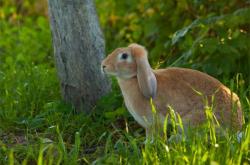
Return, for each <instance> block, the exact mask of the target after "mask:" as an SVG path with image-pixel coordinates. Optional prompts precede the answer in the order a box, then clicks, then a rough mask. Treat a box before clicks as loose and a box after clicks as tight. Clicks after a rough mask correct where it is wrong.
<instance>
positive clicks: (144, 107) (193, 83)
mask: <svg viewBox="0 0 250 165" xmlns="http://www.w3.org/2000/svg"><path fill="white" fill-rule="evenodd" d="M154 74H155V76H156V80H157V85H158V90H161V91H157V95H156V97H155V98H154V99H153V103H154V105H155V107H156V110H157V112H158V114H159V115H160V118H161V119H162V122H164V120H165V116H166V114H167V112H168V106H170V107H172V108H173V109H174V110H175V112H177V113H178V114H179V115H180V116H181V117H182V120H183V122H184V124H186V125H187V124H189V125H200V124H202V123H203V122H204V120H205V119H206V116H205V111H204V109H205V106H206V105H205V104H206V103H205V102H206V101H208V106H212V105H213V107H212V108H213V112H214V113H215V116H216V118H217V119H218V121H219V123H221V124H222V125H223V126H229V125H230V126H231V127H232V128H234V129H236V130H238V129H240V128H241V118H242V113H241V107H240V103H239V98H238V97H237V95H236V94H234V93H231V92H230V90H229V89H228V88H227V87H225V86H224V85H223V84H222V83H220V82H219V81H218V80H216V79H214V78H213V77H211V76H209V75H207V74H205V73H202V72H199V71H196V70H192V69H185V68H167V69H159V70H154ZM165 82H167V84H166V83H165ZM118 83H119V86H120V88H121V91H122V94H123V96H124V99H125V104H126V107H127V108H128V110H129V112H130V113H131V115H132V116H133V117H134V118H135V120H136V121H137V122H138V123H139V124H140V125H141V126H143V127H144V128H148V127H149V126H150V124H152V110H151V105H150V102H149V101H148V99H146V98H145V97H144V96H143V94H142V93H141V92H140V88H139V86H138V83H137V78H136V77H134V78H132V79H128V80H124V79H118ZM198 93H200V94H202V95H200V94H198ZM231 94H232V98H231ZM212 96H214V101H213V103H212ZM232 106H234V109H235V112H233V111H232V109H233V107H232ZM233 113H234V114H233Z"/></svg>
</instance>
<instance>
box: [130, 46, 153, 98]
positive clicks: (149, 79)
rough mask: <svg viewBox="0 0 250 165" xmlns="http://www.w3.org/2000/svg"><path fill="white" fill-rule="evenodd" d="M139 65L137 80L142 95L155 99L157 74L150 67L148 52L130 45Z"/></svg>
mask: <svg viewBox="0 0 250 165" xmlns="http://www.w3.org/2000/svg"><path fill="white" fill-rule="evenodd" d="M129 47H130V48H131V52H132V54H133V56H134V57H135V61H136V64H137V80H138V84H139V88H140V90H141V92H142V94H143V95H144V96H145V97H146V98H148V99H149V98H151V97H152V98H154V97H155V96H156V91H157V81H156V78H155V74H154V73H153V71H152V68H151V67H150V64H149V62H148V58H147V51H146V50H145V48H144V47H143V46H140V45H138V44H131V45H129Z"/></svg>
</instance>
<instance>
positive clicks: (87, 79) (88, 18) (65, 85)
mask: <svg viewBox="0 0 250 165" xmlns="http://www.w3.org/2000/svg"><path fill="white" fill-rule="evenodd" d="M48 2H49V3H48V4H49V15H50V24H51V31H52V39H53V45H54V54H55V61H56V67H57V70H58V75H59V79H60V83H61V91H62V95H63V98H64V99H65V100H66V101H67V102H69V103H72V104H73V105H74V106H75V108H76V109H77V110H83V111H85V112H89V111H91V109H92V108H93V106H94V105H95V104H96V101H97V100H98V99H99V98H100V97H102V96H103V95H105V94H106V93H107V92H108V91H109V90H110V83H109V81H108V80H107V78H106V77H105V76H104V74H102V73H101V69H100V63H101V60H102V59H103V57H104V52H105V43H104V39H103V35H102V32H101V29H100V26H99V22H98V18H97V14H96V11H95V6H94V4H93V1H92V0H49V1H48Z"/></svg>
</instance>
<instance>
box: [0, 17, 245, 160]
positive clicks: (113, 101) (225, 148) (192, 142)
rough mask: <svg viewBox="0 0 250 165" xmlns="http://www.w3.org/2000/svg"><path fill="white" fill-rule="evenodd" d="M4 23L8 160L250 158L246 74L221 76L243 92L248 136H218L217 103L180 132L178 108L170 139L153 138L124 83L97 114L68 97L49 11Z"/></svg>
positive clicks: (0, 106)
mask: <svg viewBox="0 0 250 165" xmlns="http://www.w3.org/2000/svg"><path fill="white" fill-rule="evenodd" d="M0 25H1V26H0V34H1V35H0V36H1V38H4V40H0V164H3V165H5V164H23V165H24V164H39V165H42V164H70V165H71V164H149V165H151V164H177V165H180V164H229V165H230V164H239V165H240V164H250V150H249V149H250V124H249V121H250V118H249V116H250V102H249V101H250V100H249V92H250V87H249V85H248V84H246V82H247V81H244V79H243V77H242V76H241V74H238V75H237V74H236V76H235V78H232V77H225V78H224V79H221V81H223V83H225V84H226V85H227V86H229V87H230V88H231V89H232V90H233V91H235V92H236V93H238V95H239V96H240V98H241V102H242V107H243V112H244V119H245V124H244V126H243V129H242V140H241V142H238V141H237V134H236V133H232V132H230V131H226V133H225V136H219V135H216V133H215V126H216V122H214V120H213V118H212V117H211V116H212V115H211V114H212V113H211V111H212V109H211V107H210V109H209V108H208V109H207V111H206V112H207V114H208V120H207V123H205V124H204V125H203V126H202V127H200V128H190V129H188V130H187V131H186V132H185V134H178V133H177V132H175V129H174V128H175V127H181V126H182V124H181V119H180V118H178V114H176V115H177V118H173V117H171V116H170V118H171V120H170V121H171V122H172V125H173V128H170V127H169V126H168V125H167V124H165V127H164V128H167V129H165V131H166V132H165V138H161V137H160V136H159V133H158V132H157V131H155V134H154V137H155V138H154V139H153V141H147V142H145V140H146V139H145V132H144V130H143V129H142V128H141V127H140V126H139V125H138V124H137V123H136V122H135V121H134V119H133V118H132V117H131V116H130V115H129V114H128V112H127V110H126V108H125V106H124V103H123V98H122V96H121V92H120V91H119V88H118V86H117V83H116V81H113V91H112V93H110V94H109V95H108V96H106V97H104V98H103V99H102V100H100V101H99V102H98V104H97V106H96V107H95V109H94V110H93V112H92V113H91V114H88V115H87V114H84V113H76V112H75V111H74V109H73V108H72V107H71V106H70V105H67V104H65V103H64V102H63V101H62V100H61V96H60V89H59V82H58V79H57V74H56V70H55V67H54V63H53V55H52V54H53V53H52V48H51V41H50V31H49V25H48V22H47V20H46V19H45V18H44V17H39V18H37V19H26V20H25V21H23V22H22V24H21V25H20V24H15V23H14V24H13V23H10V22H8V21H1V22H0ZM155 111H157V109H156V110H155ZM209 116H210V117H209ZM156 125H157V124H156ZM170 129H171V130H172V131H167V130H170ZM156 130H157V129H156ZM167 132H170V133H171V134H172V136H171V137H169V135H168V136H167V135H166V133H167Z"/></svg>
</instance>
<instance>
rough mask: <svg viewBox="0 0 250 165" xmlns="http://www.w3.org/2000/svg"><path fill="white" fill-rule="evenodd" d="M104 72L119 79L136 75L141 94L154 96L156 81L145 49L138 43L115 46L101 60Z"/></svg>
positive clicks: (148, 96) (147, 96)
mask: <svg viewBox="0 0 250 165" xmlns="http://www.w3.org/2000/svg"><path fill="white" fill-rule="evenodd" d="M102 70H103V71H104V73H106V74H109V75H114V76H116V77H118V78H120V79H131V78H134V77H137V80H138V84H139V87H140V90H141V92H142V94H143V95H144V96H145V97H146V98H150V97H152V98H154V97H155V95H156V87H157V82H156V78H155V75H154V73H153V72H152V69H151V67H150V64H149V62H148V58H147V51H146V49H145V48H144V47H143V46H141V45H138V44H130V45H129V46H128V47H125V48H117V49H115V50H114V51H113V52H112V53H111V54H109V55H108V56H107V58H106V59H104V60H103V61H102Z"/></svg>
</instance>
